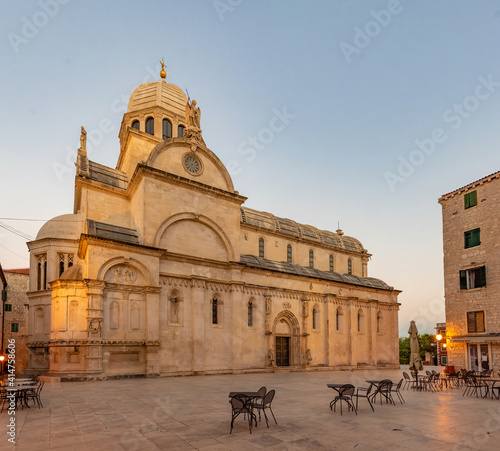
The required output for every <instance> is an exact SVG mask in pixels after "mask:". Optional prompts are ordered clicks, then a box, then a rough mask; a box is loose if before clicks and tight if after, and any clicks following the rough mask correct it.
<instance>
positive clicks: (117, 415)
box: [0, 368, 500, 451]
mask: <svg viewBox="0 0 500 451" xmlns="http://www.w3.org/2000/svg"><path fill="white" fill-rule="evenodd" d="M403 370H404V368H402V369H401V370H363V371H361V370H359V371H321V372H312V371H311V372H293V373H286V372H280V373H255V374H241V375H217V376H191V377H177V378H151V379H149V378H148V379H121V380H110V381H96V382H63V383H61V382H52V383H46V384H45V386H44V388H43V391H42V402H43V404H44V407H43V408H41V409H38V408H37V407H31V408H30V409H23V410H18V411H17V412H16V416H15V417H16V443H17V445H16V447H15V448H14V447H13V445H12V444H11V443H9V442H8V441H7V438H8V436H7V435H6V434H5V435H4V436H3V438H0V450H2V451H3V450H10V449H15V450H29V451H32V450H35V449H43V450H45V449H56V450H57V449H61V450H62V449H67V450H71V451H80V450H92V451H97V450H124V451H133V450H141V451H142V450H150V449H151V450H164V449H168V450H179V451H182V450H194V449H198V450H204V451H209V450H237V451H241V450H245V451H246V450H253V449H256V450H257V449H267V450H292V451H298V450H321V449H324V450H348V449H355V450H356V451H359V450H376V449H380V450H382V449H383V450H392V449H394V450H417V449H418V450H421V449H425V450H426V451H432V450H439V451H445V450H453V451H454V450H483V449H484V450H491V449H496V448H497V445H498V443H500V400H494V399H489V398H484V399H483V398H476V397H470V396H465V397H464V396H462V394H463V389H462V388H448V389H443V390H442V391H438V392H418V391H413V390H405V391H403V392H402V393H403V396H404V399H405V401H406V402H405V403H404V404H401V403H400V402H399V401H398V400H396V403H395V405H390V404H386V403H385V402H383V403H382V405H381V404H380V402H377V403H376V404H375V405H374V407H375V412H372V411H371V409H370V407H369V405H368V403H367V402H366V400H364V399H360V400H359V408H358V415H356V414H355V413H354V412H352V411H350V412H349V411H347V409H343V415H341V414H340V412H339V410H338V409H337V412H332V411H330V408H329V403H330V401H331V400H332V398H333V397H334V395H335V393H334V392H333V390H331V389H329V388H328V387H327V386H326V384H328V383H351V384H353V385H355V386H367V385H368V384H367V383H366V382H365V381H366V380H369V379H386V378H387V379H392V380H393V381H394V382H397V381H399V380H400V379H401V377H402V371H403ZM261 386H266V387H267V389H268V390H270V389H275V390H276V397H275V399H274V401H273V411H274V414H275V416H276V419H277V421H278V424H277V425H276V424H275V422H274V420H273V419H272V416H271V415H268V417H269V428H267V427H266V423H265V420H264V419H262V421H261V422H260V423H259V424H258V427H256V428H253V429H252V433H251V434H250V432H249V430H248V422H247V421H246V420H245V419H243V418H237V419H236V421H235V423H234V429H233V433H232V434H230V433H229V431H230V420H231V408H230V404H229V402H228V401H229V399H228V394H229V392H230V391H235V390H249V391H255V390H257V389H258V388H259V387H261ZM9 418H10V417H9V415H8V413H7V411H6V410H4V412H3V413H2V414H0V422H2V421H3V423H4V426H5V428H4V430H6V429H7V428H6V426H7V424H8V421H9Z"/></svg>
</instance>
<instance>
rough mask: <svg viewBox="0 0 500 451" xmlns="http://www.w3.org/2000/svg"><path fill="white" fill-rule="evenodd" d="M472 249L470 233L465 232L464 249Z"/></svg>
mask: <svg viewBox="0 0 500 451" xmlns="http://www.w3.org/2000/svg"><path fill="white" fill-rule="evenodd" d="M469 247H470V232H464V248H465V249H467V248H469Z"/></svg>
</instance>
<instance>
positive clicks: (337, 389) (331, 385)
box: [326, 384, 354, 409]
mask: <svg viewBox="0 0 500 451" xmlns="http://www.w3.org/2000/svg"><path fill="white" fill-rule="evenodd" d="M344 385H352V384H326V386H327V387H328V388H331V389H332V390H335V391H336V392H337V395H338V396H340V388H341V387H343V386H344ZM335 399H336V397H335ZM335 399H334V400H333V401H332V402H331V403H330V409H331V408H332V405H333V403H334V401H335ZM340 402H342V401H340ZM347 404H348V405H349V401H347ZM353 408H354V407H353Z"/></svg>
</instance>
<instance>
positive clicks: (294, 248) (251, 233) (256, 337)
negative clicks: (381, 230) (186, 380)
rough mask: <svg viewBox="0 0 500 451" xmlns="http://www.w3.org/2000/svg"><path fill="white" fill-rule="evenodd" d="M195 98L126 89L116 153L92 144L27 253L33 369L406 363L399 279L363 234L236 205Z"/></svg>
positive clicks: (173, 89) (152, 370)
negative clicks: (69, 202)
mask: <svg viewBox="0 0 500 451" xmlns="http://www.w3.org/2000/svg"><path fill="white" fill-rule="evenodd" d="M199 119H200V110H199V107H197V106H196V103H195V102H194V101H192V102H191V101H190V99H187V98H186V97H185V95H184V93H183V92H182V90H180V89H179V88H178V87H177V86H174V85H171V84H168V83H166V82H165V80H164V79H162V78H161V79H159V80H158V82H153V83H146V84H143V85H141V86H139V87H138V88H137V89H136V90H134V92H133V93H132V95H131V98H130V101H129V106H128V111H127V113H126V114H125V115H124V117H123V122H122V126H121V129H120V133H119V138H120V155H119V157H118V163H117V167H116V169H112V168H109V167H105V166H103V165H100V164H98V163H95V162H93V161H90V160H88V158H87V152H86V149H85V147H86V133H85V131H84V130H83V129H82V136H81V144H80V149H79V150H78V156H77V174H76V186H75V205H74V212H73V214H68V215H63V216H59V217H57V218H54V219H52V220H51V221H49V222H48V223H46V224H45V225H44V226H43V227H42V228H41V230H40V231H39V233H38V235H37V238H36V240H35V241H33V242H31V243H28V245H29V248H30V254H31V268H32V271H31V273H32V276H31V281H30V292H29V299H30V331H31V332H30V343H29V347H30V369H31V371H33V372H39V373H42V372H47V373H48V375H52V376H56V377H66V378H71V377H80V378H82V377H94V378H105V377H110V376H124V375H188V374H213V373H219V372H241V371H273V370H274V369H275V368H276V367H278V366H279V367H283V368H287V369H308V368H309V369H312V368H319V367H327V368H360V367H371V368H375V367H398V366H399V363H398V362H399V358H398V354H399V353H398V307H399V304H398V303H397V296H398V294H399V291H398V290H395V289H394V288H392V287H390V286H389V285H387V284H386V283H385V282H383V281H381V280H379V279H374V278H371V277H368V275H367V272H368V269H367V265H368V259H369V257H370V254H369V253H368V252H367V251H366V249H364V247H363V246H362V245H361V243H360V242H359V241H358V240H356V239H355V238H351V237H347V236H345V235H344V234H343V233H342V231H341V230H338V231H337V232H336V233H333V232H328V231H321V230H318V229H316V228H315V227H312V226H309V225H303V224H298V223H296V222H295V221H292V220H289V219H285V218H278V217H275V216H274V215H272V214H270V213H265V212H259V211H256V210H251V209H248V208H245V207H242V204H243V203H244V201H245V200H246V198H245V197H243V196H241V195H240V194H239V193H238V192H237V191H235V189H234V186H233V182H232V180H231V177H230V175H229V173H228V171H227V170H226V168H225V167H224V165H223V164H222V162H221V161H220V160H219V159H218V157H217V156H216V155H215V154H214V153H213V152H212V151H211V150H210V149H208V148H207V147H206V145H205V143H204V141H203V138H202V131H201V129H200V120H199Z"/></svg>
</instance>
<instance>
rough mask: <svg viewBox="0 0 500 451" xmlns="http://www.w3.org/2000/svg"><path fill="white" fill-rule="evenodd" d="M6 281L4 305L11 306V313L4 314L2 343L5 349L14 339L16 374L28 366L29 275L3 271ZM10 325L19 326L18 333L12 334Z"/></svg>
mask: <svg viewBox="0 0 500 451" xmlns="http://www.w3.org/2000/svg"><path fill="white" fill-rule="evenodd" d="M4 273H5V278H6V279H7V301H6V302H5V304H8V305H11V306H12V311H10V312H5V321H4V342H3V348H4V349H6V348H7V346H8V344H9V340H10V339H15V343H16V348H15V349H16V360H15V367H16V374H19V373H21V372H23V371H24V370H25V369H26V368H27V366H28V348H27V347H26V344H27V342H28V298H27V296H26V292H27V291H28V283H29V275H28V274H22V273H16V272H9V270H4ZM12 323H17V324H18V325H19V331H18V332H12V326H11V324H12Z"/></svg>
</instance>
